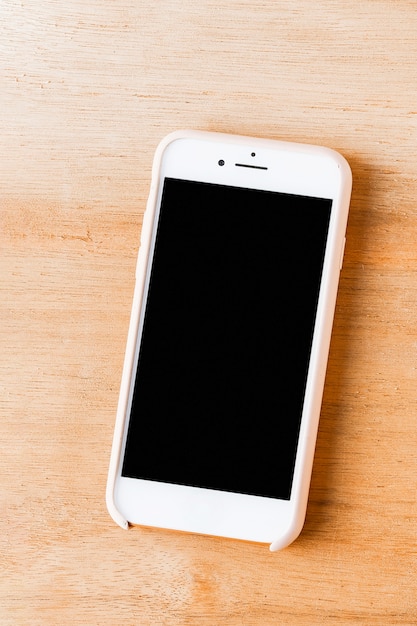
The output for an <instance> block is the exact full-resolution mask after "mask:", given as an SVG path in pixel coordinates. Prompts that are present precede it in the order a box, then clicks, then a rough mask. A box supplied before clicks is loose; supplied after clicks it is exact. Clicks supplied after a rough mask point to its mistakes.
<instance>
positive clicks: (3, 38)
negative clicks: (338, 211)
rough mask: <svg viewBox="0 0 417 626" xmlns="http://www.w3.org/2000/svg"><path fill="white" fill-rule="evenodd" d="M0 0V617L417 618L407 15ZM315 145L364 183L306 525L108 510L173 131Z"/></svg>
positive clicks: (415, 71) (415, 51) (415, 331)
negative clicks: (136, 308) (159, 182)
mask: <svg viewBox="0 0 417 626" xmlns="http://www.w3.org/2000/svg"><path fill="white" fill-rule="evenodd" d="M416 8H417V7H416V3H415V2H412V1H411V0H409V1H401V0H400V1H398V2H392V1H389V0H386V1H384V0H373V1H370V0H365V1H363V2H361V3H359V2H353V1H352V0H350V1H349V0H346V1H341V2H339V1H336V0H324V1H323V2H320V3H313V2H308V1H307V0H299V1H298V2H281V1H278V2H273V1H272V0H266V1H264V2H260V1H259V2H253V0H251V1H249V0H240V1H238V0H230V1H229V2H226V3H225V2H220V0H201V1H200V2H195V1H191V0H181V2H180V1H179V0H161V1H159V2H156V3H151V2H145V1H144V0H135V1H134V2H133V1H132V0H118V1H117V2H116V1H115V0H108V1H106V2H105V1H104V0H88V1H87V2H85V0H84V1H81V0H73V1H72V2H70V3H68V2H63V1H61V0H54V1H53V0H38V1H37V2H35V1H26V0H21V1H19V2H18V1H15V0H3V2H2V3H1V5H0V15H1V18H2V28H1V31H0V68H1V70H0V105H1V107H0V111H1V116H0V149H1V152H0V155H1V156H0V158H1V167H0V233H1V235H0V241H1V251H2V254H1V268H2V281H1V286H0V289H1V298H0V306H1V321H2V323H1V327H0V328H1V331H0V351H1V355H2V358H1V359H0V382H1V389H2V390H1V397H0V403H1V420H0V446H1V454H0V481H1V490H0V494H1V495H0V497H1V510H0V524H1V527H0V550H1V570H2V575H1V583H0V618H1V619H0V621H1V623H2V624H4V625H6V626H9V625H15V624H17V625H21V624H31V625H32V626H37V625H45V624H51V625H55V624H92V625H98V624H100V625H101V624H103V625H112V626H114V625H115V624H122V623H123V624H141V625H148V624H149V625H151V624H152V625H155V624H173V625H175V624H178V625H179V624H181V625H183V624H184V625H187V624H190V625H191V624H193V625H194V624H204V625H206V624H207V625H209V624H210V625H211V624H219V623H225V624H231V625H235V624H236V625H237V624H249V625H252V624H253V625H255V624H262V625H265V624H288V625H293V624H294V625H298V626H299V625H304V624H305V625H308V626H310V625H314V624H323V623H324V624H332V625H333V624H361V625H364V624H366V625H367V624H387V625H394V624H406V625H410V624H416V623H417V617H416V615H417V566H416V557H417V546H416V528H417V498H416V496H417V490H416V476H417V452H416V450H417V435H416V431H417V429H416V386H417V385H416V383H417V370H416V367H417V324H416V322H417V313H416V312H417V245H416V239H417V201H416V198H417V174H416V172H417V169H416V158H415V155H416V146H417V103H416V79H417V61H416V59H417V36H416V33H417V11H416ZM183 127H188V128H199V129H206V130H217V131H224V132H235V133H240V134H249V135H259V136H261V137H272V138H280V139H286V140H295V141H305V142H311V143H319V144H324V145H327V146H329V147H332V148H335V149H336V150H339V151H340V152H342V153H343V154H344V155H345V156H346V158H347V159H348V160H349V162H350V163H351V166H352V170H353V177H354V188H353V196H352V205H351V213H350V219H349V225H348V233H347V234H348V240H347V246H346V253H345V262H344V268H343V270H342V275H341V282H340V289H339V298H338V305H337V311H336V317H335V326H334V333H333V339H332V346H331V354H330V360H329V367H328V375H327V381H326V388H325V395H324V401H323V410H322V418H321V425H320V432H319V438H318V445H317V453H316V458H315V464H314V472H313V480H312V488H311V496H310V501H309V508H308V514H307V520H306V524H305V528H304V531H303V533H302V535H301V536H300V538H299V539H298V540H297V541H296V542H295V543H294V544H293V545H292V546H290V547H289V548H288V549H286V550H284V551H282V552H280V553H277V554H270V553H269V552H268V549H267V548H265V547H264V546H259V545H252V544H244V543H240V542H234V541H227V540H221V539H213V538H208V537H198V536H193V535H189V536H187V535H181V534H176V533H173V532H168V531H165V532H162V531H156V530H152V529H142V530H140V529H137V528H135V529H132V530H131V531H129V532H123V531H122V530H121V529H120V528H118V527H116V526H115V525H114V523H113V522H112V520H111V519H110V517H109V515H108V513H107V511H106V509H105V502H104V492H105V483H106V474H107V467H108V460H109V453H110V446H111V438H112V432H113V425H114V417H115V410H116V403H117V397H118V387H119V382H120V376H121V368H122V361H123V353H124V345H125V340H126V334H127V326H128V318H129V312H130V304H131V298H132V293H133V281H134V267H135V260H136V254H137V249H138V243H139V236H140V228H141V222H142V215H143V210H144V206H145V202H146V197H147V192H148V186H149V181H150V168H151V161H152V156H153V151H154V149H155V146H156V144H157V143H158V141H159V140H160V139H161V138H162V137H163V136H164V135H165V134H166V133H167V132H169V131H171V130H174V129H177V128H183Z"/></svg>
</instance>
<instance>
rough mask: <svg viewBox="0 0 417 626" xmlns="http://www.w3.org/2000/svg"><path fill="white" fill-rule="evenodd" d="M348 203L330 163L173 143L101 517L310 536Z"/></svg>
mask: <svg viewBox="0 0 417 626" xmlns="http://www.w3.org/2000/svg"><path fill="white" fill-rule="evenodd" d="M350 192H351V171H350V168H349V166H348V164H347V162H346V161H345V159H344V158H343V157H342V156H341V155H339V154H338V153H336V152H334V151H332V150H329V149H326V148H323V147H317V146H311V145H304V144H296V143H287V142H282V141H275V140H263V139H254V138H250V137H240V136H232V135H225V134H217V133H208V132H198V131H181V132H176V133H173V134H170V135H169V136H168V137H166V138H165V139H164V140H163V141H162V142H161V144H160V145H159V147H158V149H157V151H156V155H155V158H154V164H153V171H152V182H151V189H150V195H149V199H148V204H147V208H146V212H145V215H144V220H143V226H142V233H141V244H140V250H139V255H138V263H137V275H136V285H135V292H134V299H133V307H132V314H131V321H130V327H129V335H128V342H127V350H126V357H125V363H124V369H123V374H122V383H121V390H120V398H119V404H118V412H117V418H116V427H115V433H114V441H113V448H112V454H111V461H110V469H109V477H108V484H107V505H108V509H109V512H110V514H111V516H112V517H113V519H114V520H115V521H116V522H117V523H118V524H119V525H121V526H122V527H124V528H127V527H128V526H129V524H132V525H136V524H138V525H144V526H153V527H159V528H167V529H175V530H179V531H188V532H193V533H203V534H208V535H214V536H221V537H230V538H235V539H241V540H248V541H254V542H263V543H269V544H270V549H271V550H272V551H274V550H277V549H280V548H283V547H285V546H287V545H288V544H289V543H291V542H292V541H293V540H294V539H295V538H296V537H297V536H298V534H299V533H300V531H301V529H302V526H303V524H304V518H305V513H306V507H307V500H308V492H309V485H310V478H311V471H312V464H313V456H314V449H315V442H316V437H317V429H318V421H319V415H320V408H321V401H322V394H323V387H324V380H325V372H326V364H327V358H328V352H329V344H330V336H331V328H332V323H333V316H334V309H335V303H336V295H337V288H338V281H339V273H340V268H341V263H342V258H343V251H344V242H345V231H346V223H347V216H348V208H349V200H350Z"/></svg>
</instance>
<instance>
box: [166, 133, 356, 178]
mask: <svg viewBox="0 0 417 626" xmlns="http://www.w3.org/2000/svg"><path fill="white" fill-rule="evenodd" d="M180 139H196V140H198V139H201V140H205V141H212V142H219V143H221V142H228V143H235V144H242V145H243V144H245V145H247V144H248V143H250V144H252V145H254V146H263V147H264V148H268V147H269V148H277V147H278V146H282V147H283V148H284V147H285V149H286V150H291V151H293V152H302V153H314V154H322V155H323V156H327V158H329V159H331V160H332V161H334V162H335V164H336V165H337V167H338V168H339V169H340V171H341V174H342V176H343V177H344V178H345V181H346V183H348V184H350V186H351V185H352V171H351V168H350V165H349V163H348V161H347V160H346V159H345V157H344V156H343V155H342V154H341V153H340V152H338V151H337V150H334V149H333V148H328V147H326V146H322V145H318V144H310V143H302V142H292V141H284V140H281V139H271V138H260V137H252V136H250V135H234V134H231V133H230V134H229V133H221V132H215V131H205V130H190V129H181V130H176V131H173V132H171V133H169V134H168V135H166V136H165V137H164V138H163V139H161V141H160V142H159V144H158V146H157V149H156V152H155V159H154V164H155V165H156V166H157V167H158V164H159V162H160V159H161V157H162V154H163V152H164V150H165V149H166V148H167V146H169V144H170V143H172V142H174V141H177V140H180Z"/></svg>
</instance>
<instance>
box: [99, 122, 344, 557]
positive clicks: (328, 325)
mask: <svg viewBox="0 0 417 626" xmlns="http://www.w3.org/2000/svg"><path fill="white" fill-rule="evenodd" d="M181 138H191V139H193V138H195V139H200V138H201V139H207V138H209V139H210V141H212V142H213V141H217V142H219V143H221V144H224V143H225V142H233V143H234V144H236V143H239V142H241V143H242V144H244V145H248V137H239V136H235V135H233V136H232V135H226V134H221V133H211V132H210V133H207V132H203V131H188V130H187V131H178V132H174V133H171V134H170V135H168V136H167V137H165V138H164V139H163V140H162V141H161V143H160V144H159V146H158V148H157V150H156V153H155V157H154V160H153V167H152V180H151V187H150V193H149V198H148V201H147V207H146V211H145V214H144V218H143V225H142V232H141V245H140V250H139V254H138V261H137V269H136V283H135V289H134V296H133V305H132V313H131V318H130V325H129V331H128V338H127V346H126V354H125V360H124V366H123V373H122V380H121V388H120V395H119V402H118V408H117V416H116V424H115V429H114V437H113V445H112V451H111V458H110V466H109V472H108V480H107V490H106V502H107V507H108V510H109V513H110V515H111V517H112V518H113V520H114V521H115V522H116V523H117V524H118V525H119V526H121V527H122V528H124V529H127V528H128V527H129V522H128V520H126V519H125V518H124V516H123V515H122V514H121V513H120V512H119V510H118V509H117V506H116V504H115V498H114V490H115V483H116V479H117V476H118V472H119V467H120V461H121V458H120V457H121V453H122V445H123V438H124V431H125V421H126V419H128V416H127V408H128V399H129V392H130V386H131V378H132V373H133V368H134V365H135V363H134V360H135V351H136V343H137V335H138V325H139V315H140V310H141V306H142V298H143V292H144V282H145V273H146V265H147V260H148V255H149V251H150V239H151V237H150V230H151V228H152V223H153V217H154V213H155V209H156V202H157V195H158V188H159V182H160V169H161V160H162V158H163V155H164V151H165V150H166V148H167V146H169V144H170V143H171V142H173V141H175V140H177V139H181ZM249 141H252V139H249ZM253 142H255V143H256V146H257V147H261V146H264V147H265V148H270V147H273V146H276V144H277V142H276V141H274V140H267V139H265V140H262V139H255V140H253ZM282 144H283V145H284V144H285V148H286V150H288V151H289V153H291V151H294V152H296V151H297V150H300V149H301V150H302V151H303V153H309V152H310V151H311V153H314V154H315V155H317V154H320V153H322V154H323V156H325V157H326V158H329V156H330V158H332V159H333V160H334V161H335V162H336V163H337V167H338V168H339V170H340V175H341V179H342V180H343V181H344V182H343V194H342V195H341V196H340V198H339V203H340V204H341V205H342V206H344V207H345V209H344V210H343V211H341V212H340V218H339V219H340V220H341V223H340V224H339V225H338V227H337V229H338V232H339V233H341V235H340V237H339V238H338V240H337V241H334V242H333V248H334V249H333V250H332V251H331V257H332V262H333V263H334V262H335V261H336V260H337V263H338V264H339V263H340V261H341V258H342V255H343V247H344V233H345V230H346V222H347V214H348V206H349V199H350V191H351V171H350V168H349V165H348V164H347V162H346V161H345V159H344V158H343V157H342V156H341V155H340V154H338V153H337V152H334V151H332V150H329V149H327V148H320V147H317V146H309V145H304V144H292V143H286V142H282ZM338 269H339V267H338ZM338 282H339V274H338V272H332V273H331V277H330V279H329V280H328V281H327V284H325V285H324V286H323V288H324V289H325V298H324V299H323V298H322V299H321V300H322V305H323V306H325V307H326V308H325V309H323V306H322V309H323V310H321V311H318V313H317V319H318V320H319V325H318V327H316V329H315V341H314V343H313V348H312V353H311V361H310V362H311V363H312V365H313V371H314V376H309V382H308V386H307V389H306V393H305V396H306V400H305V401H306V402H309V403H310V406H311V407H312V414H313V415H315V416H316V417H315V418H314V419H315V423H311V422H310V423H309V424H308V433H304V432H303V427H304V429H305V428H307V426H306V425H305V424H303V423H302V426H301V431H300V435H299V445H298V454H299V456H300V457H301V458H302V462H301V463H298V464H297V465H296V468H295V474H294V485H296V486H298V487H297V489H296V491H295V493H294V494H293V495H292V498H291V499H293V498H295V499H296V506H295V508H294V510H296V511H297V514H296V517H295V519H293V520H292V523H291V526H290V527H289V529H288V533H287V534H286V536H280V537H279V538H278V539H277V540H276V541H273V542H272V543H271V546H270V549H271V550H272V551H274V550H277V549H280V548H282V547H285V546H286V545H288V544H289V543H290V542H291V541H293V540H294V539H295V538H296V537H297V536H298V534H299V533H300V531H301V529H302V527H303V524H304V519H305V513H306V508H307V500H308V493H309V485H310V477H311V470H312V464H313V458H314V451H315V445H316V436H317V429H318V421H319V415H320V407H321V401H322V393H323V387H324V380H325V373H326V367H327V358H328V351H329V345H330V338H331V330H332V324H333V316H334V309H335V303H336V296H337V288H338ZM266 436H267V434H266ZM300 453H301V454H300ZM300 476H303V477H307V478H305V479H300Z"/></svg>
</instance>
